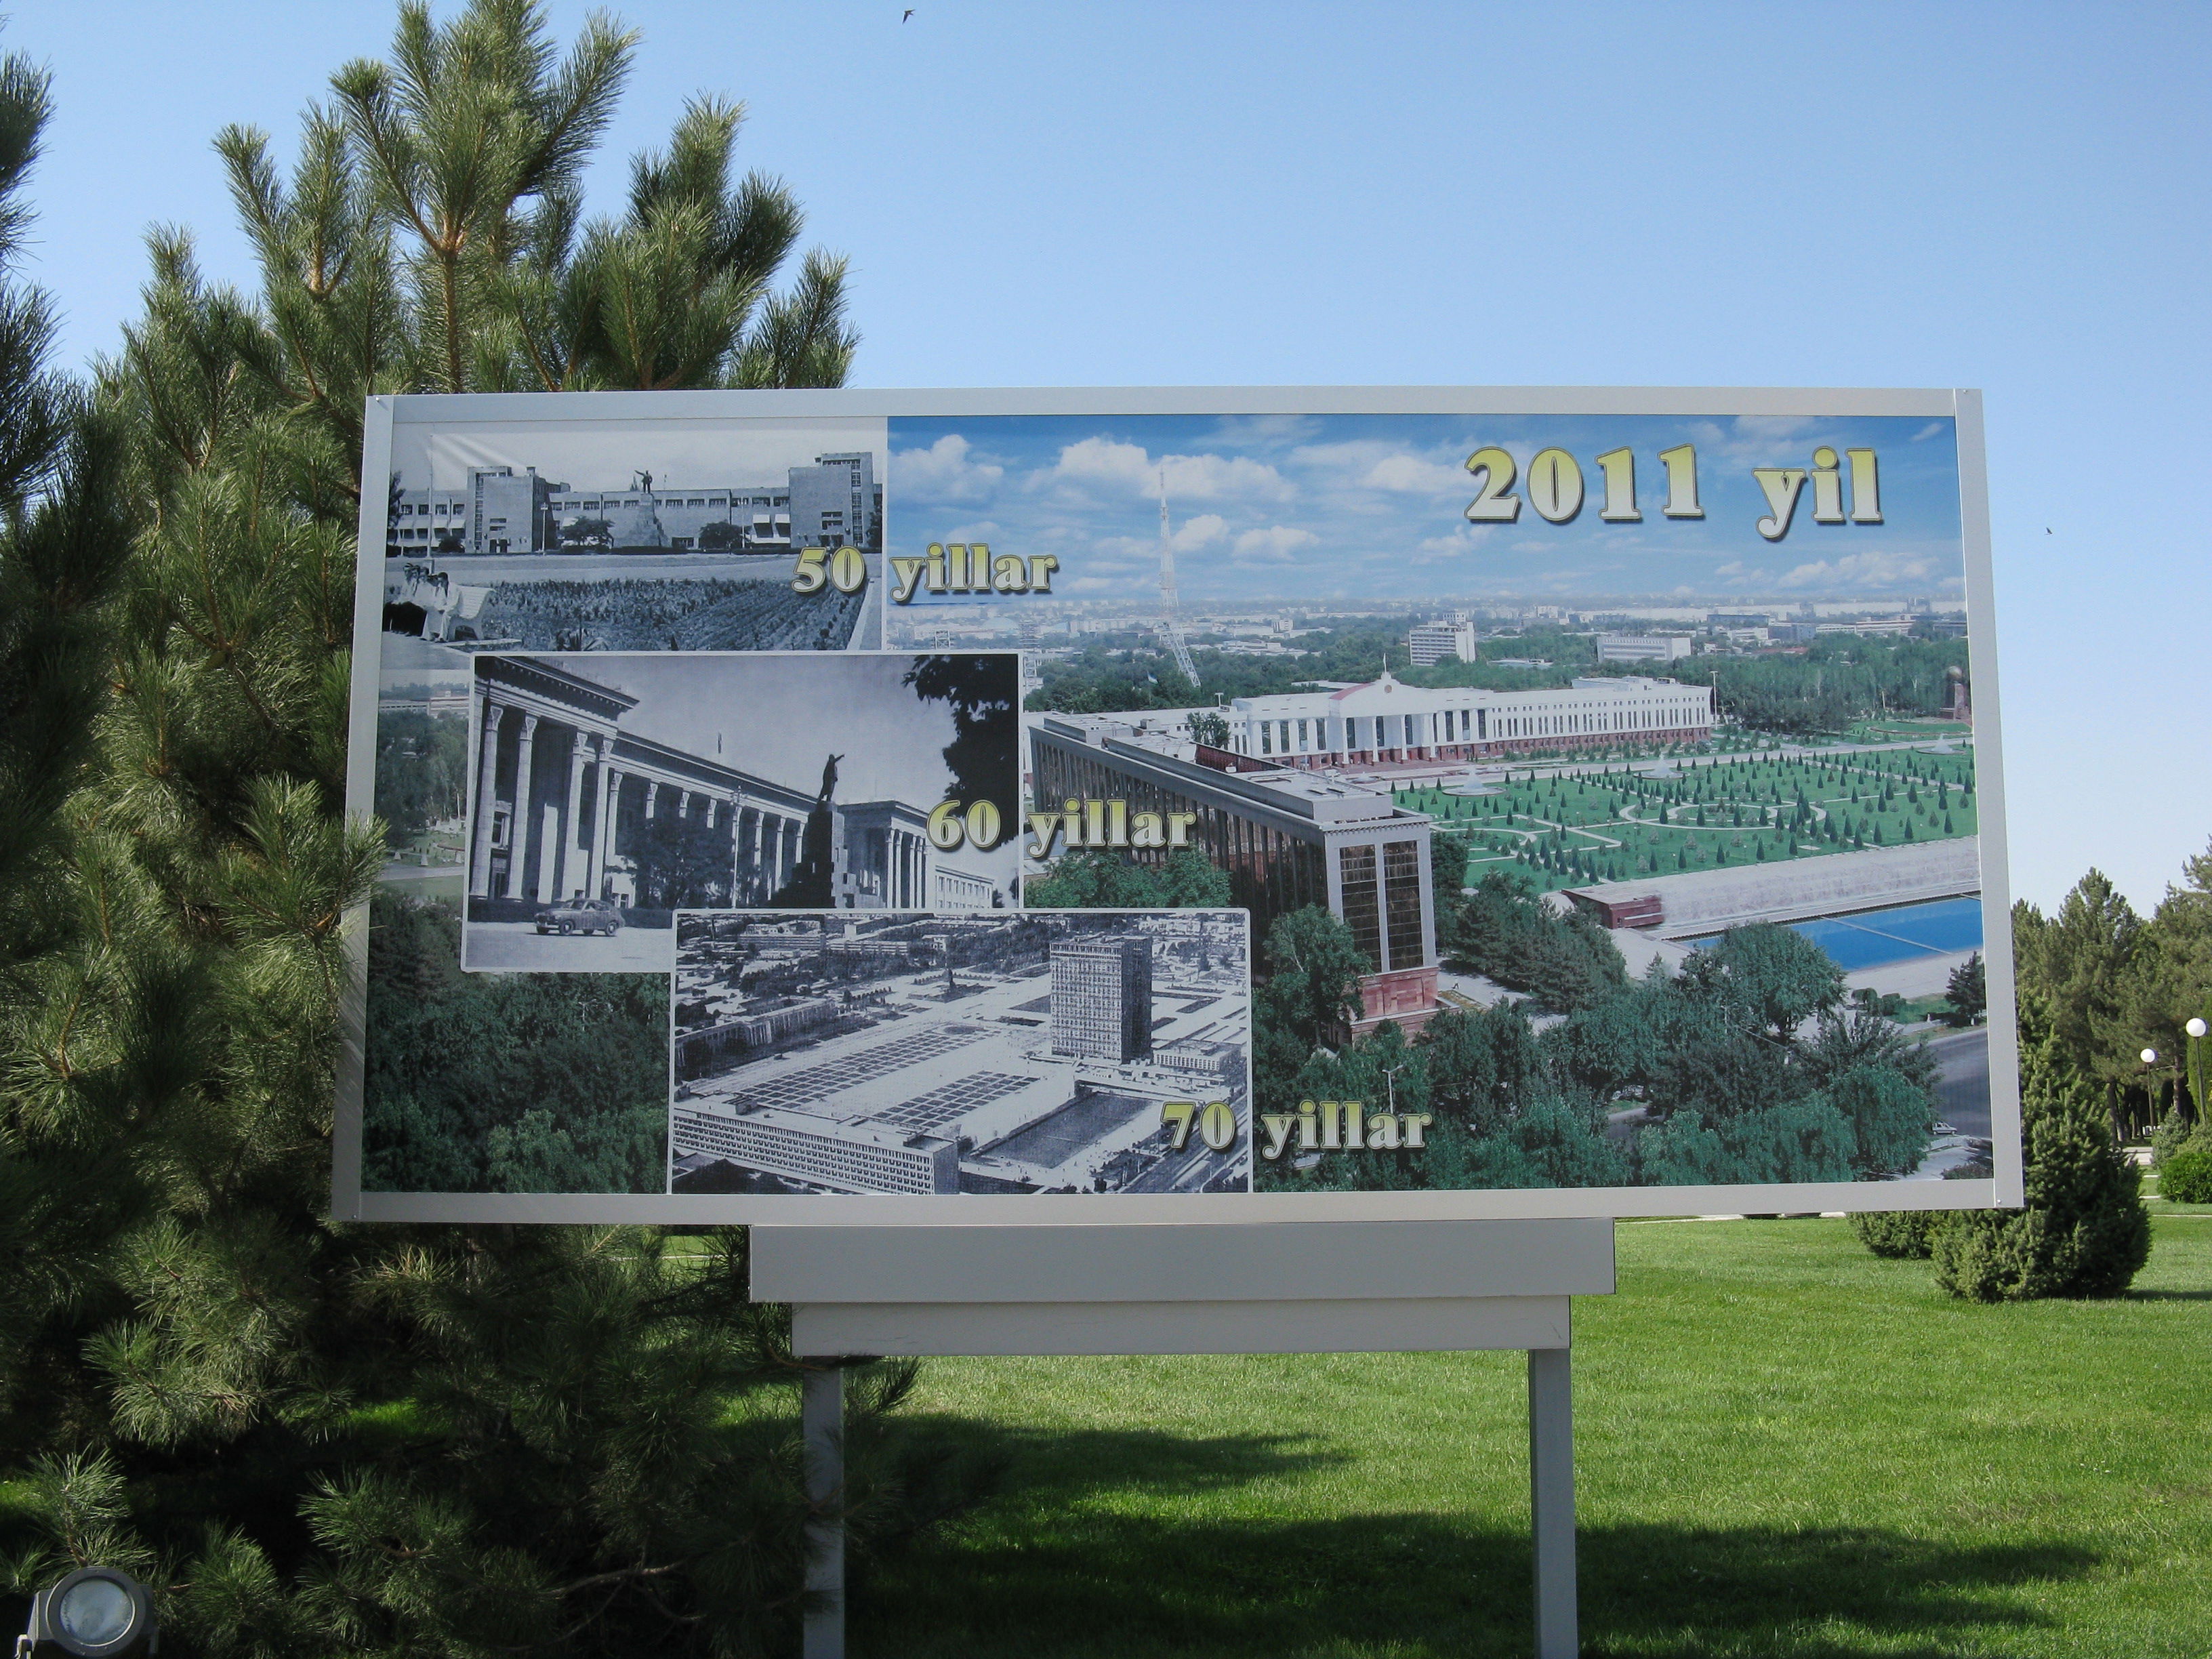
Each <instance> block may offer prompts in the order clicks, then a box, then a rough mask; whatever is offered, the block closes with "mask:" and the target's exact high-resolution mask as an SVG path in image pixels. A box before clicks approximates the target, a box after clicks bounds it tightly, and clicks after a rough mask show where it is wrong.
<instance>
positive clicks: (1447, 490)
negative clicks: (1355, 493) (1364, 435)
mask: <svg viewBox="0 0 2212 1659" xmlns="http://www.w3.org/2000/svg"><path fill="white" fill-rule="evenodd" d="M1359 482H1360V483H1364V484H1365V485H1366V486H1367V487H1368V488H1369V489H1395V490H1398V491H1400V492H1401V493H1403V494H1406V495H1455V494H1464V493H1465V492H1466V491H1467V490H1468V489H1469V488H1471V485H1470V483H1469V481H1468V474H1467V470H1466V469H1465V468H1464V467H1457V466H1447V465H1444V464H1443V462H1442V461H1426V460H1423V459H1421V458H1420V457H1419V456H1418V455H1386V456H1385V457H1383V459H1381V460H1379V461H1377V462H1376V463H1375V465H1373V466H1370V467H1369V468H1368V469H1367V476H1366V477H1364V478H1362V479H1361V480H1360V481H1359Z"/></svg>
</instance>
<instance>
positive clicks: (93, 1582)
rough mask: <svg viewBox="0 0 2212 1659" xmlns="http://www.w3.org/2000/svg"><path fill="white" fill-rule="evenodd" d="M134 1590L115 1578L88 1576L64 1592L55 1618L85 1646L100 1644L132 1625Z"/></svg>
mask: <svg viewBox="0 0 2212 1659" xmlns="http://www.w3.org/2000/svg"><path fill="white" fill-rule="evenodd" d="M135 1611H136V1609H135V1608H134V1607H132V1606H131V1592H130V1591H129V1590H126V1589H124V1588H123V1586H122V1585H120V1584H118V1583H116V1582H115V1581H114V1580H113V1579H112V1578H86V1579H82V1580H81V1581H79V1582H78V1583H74V1584H72V1585H70V1587H69V1589H66V1590H64V1592H63V1593H62V1596H61V1601H60V1604H59V1605H58V1606H57V1607H55V1608H54V1622H55V1623H56V1624H57V1625H59V1626H61V1627H62V1630H63V1632H64V1633H65V1634H67V1635H69V1636H70V1637H71V1638H74V1639H76V1640H77V1641H79V1642H82V1643H83V1644H85V1646H87V1647H88V1648H91V1647H100V1646H102V1645H104V1644H106V1643H109V1642H112V1641H113V1640H115V1638H117V1637H118V1636H120V1635H122V1634H123V1632H125V1631H126V1630H129V1629H130V1628H131V1614H132V1613H134V1612H135Z"/></svg>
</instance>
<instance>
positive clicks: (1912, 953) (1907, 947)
mask: <svg viewBox="0 0 2212 1659" xmlns="http://www.w3.org/2000/svg"><path fill="white" fill-rule="evenodd" d="M1790 928H1791V930H1792V931H1793V932H1796V933H1802V934H1803V935H1804V936H1805V937H1806V938H1807V939H1811V940H1812V941H1813V943H1814V944H1815V945H1819V946H1820V948H1821V949H1822V950H1823V951H1826V952H1827V953H1828V959H1829V960H1830V961H1831V962H1832V963H1835V964H1836V966H1837V967H1838V968H1841V969H1844V971H1845V972H1847V973H1849V972H1854V971H1856V970H1857V969H1861V968H1886V967H1887V966H1889V965H1890V964H1891V963H1899V962H1910V961H1911V960H1912V959H1913V958H1914V957H1934V956H1944V955H1948V953H1949V952H1951V951H1978V950H1980V949H1981V947H1982V902H1981V900H1979V899H1978V898H1959V899H1936V900H1935V901H1933V902H1929V903H1927V904H1901V905H1899V906H1898V907H1897V908H1895V909H1893V910H1869V911H1865V912H1863V913H1862V914H1860V915H1855V916H1832V917H1829V918H1826V919H1825V920H1823V921H1798V922H1792V923H1791V924H1790ZM1715 942H1716V941H1714V940H1711V939H1699V941H1698V943H1699V945H1701V946H1702V945H1711V944H1713V943H1715Z"/></svg>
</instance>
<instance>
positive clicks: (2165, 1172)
mask: <svg viewBox="0 0 2212 1659" xmlns="http://www.w3.org/2000/svg"><path fill="white" fill-rule="evenodd" d="M2158 1194H2159V1196H2160V1198H2165V1199H2170V1200H2172V1201H2173V1202H2174V1203H2176V1204H2212V1146H2191V1147H2187V1148H2185V1149H2184V1150H2182V1151H2180V1152H2176V1153H2174V1154H2173V1155H2172V1157H2170V1158H2167V1159H2166V1162H2165V1163H2164V1164H2160V1166H2159V1171H2158Z"/></svg>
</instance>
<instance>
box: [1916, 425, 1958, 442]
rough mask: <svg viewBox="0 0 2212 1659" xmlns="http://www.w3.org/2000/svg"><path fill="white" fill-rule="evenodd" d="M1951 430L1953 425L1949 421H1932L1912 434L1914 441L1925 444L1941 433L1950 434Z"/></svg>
mask: <svg viewBox="0 0 2212 1659" xmlns="http://www.w3.org/2000/svg"><path fill="white" fill-rule="evenodd" d="M1950 429H1951V423H1950V422H1948V421H1930V422H1928V424H1927V425H1926V426H1923V427H1922V428H1920V430H1919V431H1917V432H1916V433H1914V434H1913V435H1912V441H1913V442H1914V443H1917V444H1918V443H1925V442H1927V441H1928V440H1929V439H1930V438H1933V437H1935V436H1936V435H1938V434H1940V433H1944V432H1948V431H1949V430H1950Z"/></svg>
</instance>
